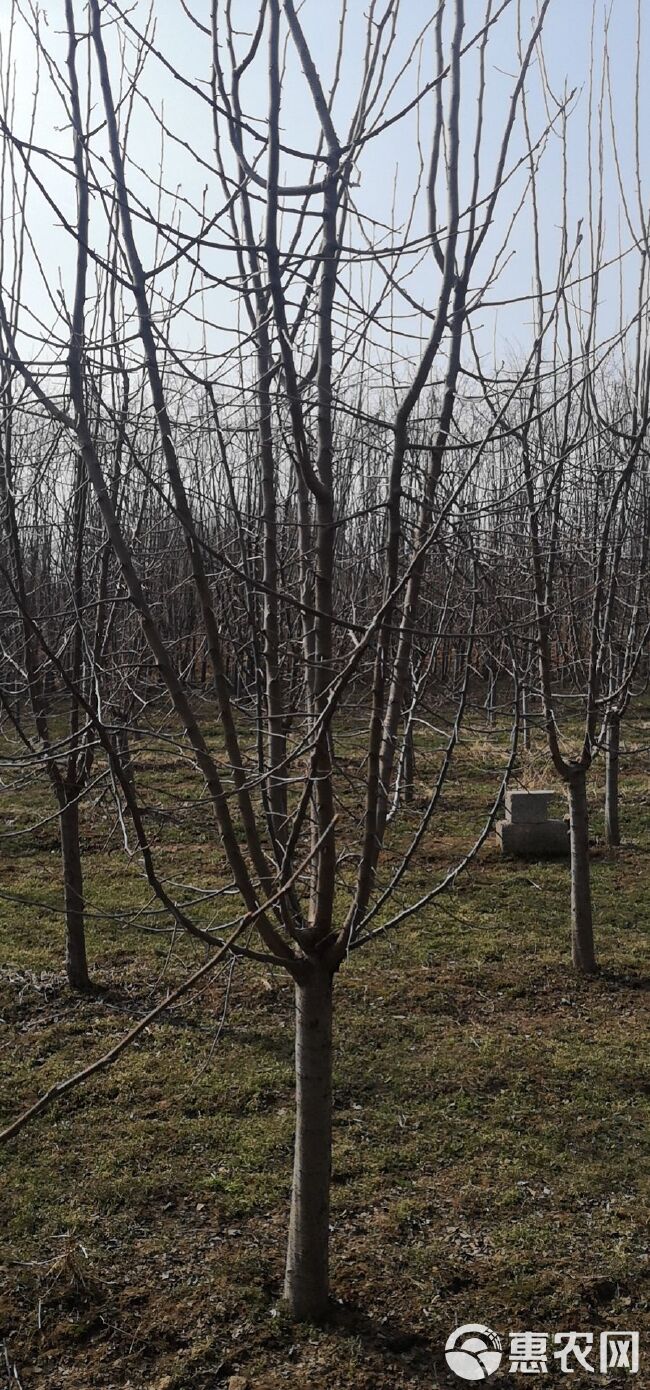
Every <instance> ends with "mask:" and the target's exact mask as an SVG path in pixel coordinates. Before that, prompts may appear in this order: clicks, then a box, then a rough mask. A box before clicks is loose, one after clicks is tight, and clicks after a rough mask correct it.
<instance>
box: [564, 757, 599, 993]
mask: <svg viewBox="0 0 650 1390" xmlns="http://www.w3.org/2000/svg"><path fill="white" fill-rule="evenodd" d="M569 810H570V828H571V955H572V959H573V964H574V966H575V968H576V970H578V971H579V972H580V974H581V975H593V974H594V973H595V971H596V956H595V953H594V928H593V917H592V910H591V881H590V874H589V812H588V809H587V777H586V773H585V772H584V771H582V770H580V771H578V772H575V773H574V774H573V776H572V777H571V780H570V782H569Z"/></svg>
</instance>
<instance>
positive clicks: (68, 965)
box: [59, 800, 91, 991]
mask: <svg viewBox="0 0 650 1390" xmlns="http://www.w3.org/2000/svg"><path fill="white" fill-rule="evenodd" d="M59 824H60V829H61V857H62V860H63V894H64V903H65V969H66V975H67V977H68V984H69V985H70V988H71V989H76V990H81V991H87V990H89V989H90V987H91V986H90V976H89V974H88V961H87V958H86V934H85V930H84V900H83V873H82V868H81V846H80V843H79V802H78V801H76V800H74V801H66V802H65V804H64V805H63V806H62V807H61V811H60V814H59Z"/></svg>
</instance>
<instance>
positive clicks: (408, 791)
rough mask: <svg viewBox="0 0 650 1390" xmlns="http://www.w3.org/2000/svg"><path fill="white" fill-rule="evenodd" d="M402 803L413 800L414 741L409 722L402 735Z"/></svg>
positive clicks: (411, 726)
mask: <svg viewBox="0 0 650 1390" xmlns="http://www.w3.org/2000/svg"><path fill="white" fill-rule="evenodd" d="M403 777H404V803H405V805H407V806H409V805H410V803H411V802H412V800H413V788H414V783H415V743H414V740H413V725H412V724H409V726H408V728H407V730H406V733H405V735H404V770H403Z"/></svg>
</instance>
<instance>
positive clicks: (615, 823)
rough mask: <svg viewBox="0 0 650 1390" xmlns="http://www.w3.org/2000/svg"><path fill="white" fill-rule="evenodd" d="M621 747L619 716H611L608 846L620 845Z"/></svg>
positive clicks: (607, 752)
mask: <svg viewBox="0 0 650 1390" xmlns="http://www.w3.org/2000/svg"><path fill="white" fill-rule="evenodd" d="M620 745H621V716H620V714H618V713H614V714H612V717H611V720H610V724H609V729H608V731H607V747H606V749H605V840H606V841H607V844H608V845H620V843H621V827H620V823H619V816H618V769H619V761H620Z"/></svg>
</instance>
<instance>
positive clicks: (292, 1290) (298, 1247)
mask: <svg viewBox="0 0 650 1390" xmlns="http://www.w3.org/2000/svg"><path fill="white" fill-rule="evenodd" d="M331 1158H332V975H331V974H330V972H329V971H328V970H324V969H323V968H322V967H321V966H310V967H309V974H308V975H307V977H306V979H304V980H303V981H301V982H300V983H299V984H296V1136H295V1150H294V1168H293V1188H292V1193H291V1215H290V1219H289V1242H288V1249H287V1262H286V1269H285V1281H284V1296H285V1299H286V1301H287V1304H288V1306H289V1311H290V1312H291V1314H292V1316H293V1317H295V1318H299V1319H303V1320H309V1321H317V1320H318V1319H319V1318H322V1317H323V1315H324V1314H325V1313H326V1311H327V1306H328V1298H329V1201H330V1174H331Z"/></svg>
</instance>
